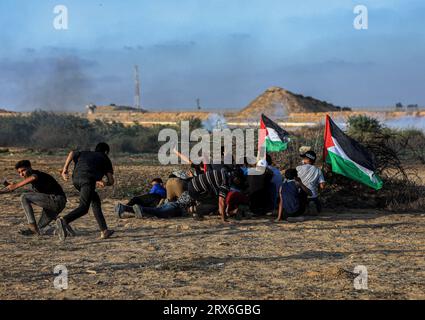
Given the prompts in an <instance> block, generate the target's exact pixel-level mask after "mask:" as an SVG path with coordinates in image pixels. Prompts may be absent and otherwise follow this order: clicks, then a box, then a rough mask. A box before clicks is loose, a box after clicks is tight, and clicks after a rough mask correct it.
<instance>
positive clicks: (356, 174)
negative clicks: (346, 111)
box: [323, 115, 383, 190]
mask: <svg viewBox="0 0 425 320" xmlns="http://www.w3.org/2000/svg"><path fill="white" fill-rule="evenodd" d="M323 159H324V160H325V161H326V163H328V164H329V165H331V166H332V171H333V172H335V173H338V174H341V175H343V176H346V177H347V178H350V179H353V180H355V181H359V182H361V183H363V184H365V185H367V186H369V187H371V188H373V189H375V190H379V189H381V188H382V184H383V183H382V180H381V178H379V177H378V176H377V175H376V174H375V171H376V168H375V165H374V162H373V159H372V157H371V155H370V154H369V152H368V151H367V150H366V149H365V148H364V147H363V146H361V145H360V144H359V143H358V142H357V141H355V140H353V139H352V138H350V137H349V136H347V135H346V134H345V133H344V132H343V131H342V130H341V129H340V128H338V127H337V125H336V124H335V122H333V121H332V119H331V118H330V117H329V116H328V115H327V116H326V127H325V146H324V149H323Z"/></svg>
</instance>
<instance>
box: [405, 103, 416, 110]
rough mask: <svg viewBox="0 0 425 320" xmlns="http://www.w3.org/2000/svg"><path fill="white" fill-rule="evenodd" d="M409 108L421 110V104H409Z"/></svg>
mask: <svg viewBox="0 0 425 320" xmlns="http://www.w3.org/2000/svg"><path fill="white" fill-rule="evenodd" d="M407 110H409V111H417V110H419V106H418V105H417V104H409V105H407Z"/></svg>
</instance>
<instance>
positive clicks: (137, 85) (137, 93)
mask: <svg viewBox="0 0 425 320" xmlns="http://www.w3.org/2000/svg"><path fill="white" fill-rule="evenodd" d="M134 81H135V82H134V83H135V86H134V89H135V92H134V107H135V108H136V109H141V108H142V106H141V105H140V80H139V66H138V65H135V66H134Z"/></svg>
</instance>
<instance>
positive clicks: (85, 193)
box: [63, 179, 108, 231]
mask: <svg viewBox="0 0 425 320" xmlns="http://www.w3.org/2000/svg"><path fill="white" fill-rule="evenodd" d="M74 187H75V188H76V189H77V190H78V191H79V192H80V205H79V206H78V207H77V208H76V209H74V210H73V211H71V212H70V213H68V214H67V215H66V216H64V217H63V219H64V221H65V222H66V223H71V222H72V221H75V220H77V219H78V218H81V217H82V216H84V215H86V214H87V213H88V212H89V209H90V206H91V208H92V211H93V214H94V217H95V219H96V221H97V224H98V225H99V229H100V230H101V231H104V230H107V229H108V227H107V225H106V221H105V217H104V216H103V213H102V207H101V202H100V197H99V195H98V194H97V192H96V181H90V180H78V179H77V180H74Z"/></svg>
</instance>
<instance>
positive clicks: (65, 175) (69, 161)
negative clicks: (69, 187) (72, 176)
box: [61, 151, 74, 181]
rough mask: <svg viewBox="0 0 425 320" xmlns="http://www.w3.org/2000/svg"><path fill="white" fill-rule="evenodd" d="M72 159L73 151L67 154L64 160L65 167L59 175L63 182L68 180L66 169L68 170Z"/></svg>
mask: <svg viewBox="0 0 425 320" xmlns="http://www.w3.org/2000/svg"><path fill="white" fill-rule="evenodd" d="M73 158H74V151H71V152H70V153H69V154H68V158H66V161H65V165H64V166H63V169H62V173H61V175H62V178H63V180H65V181H67V180H68V178H69V175H68V169H69V165H70V164H71V162H72V159H73Z"/></svg>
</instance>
